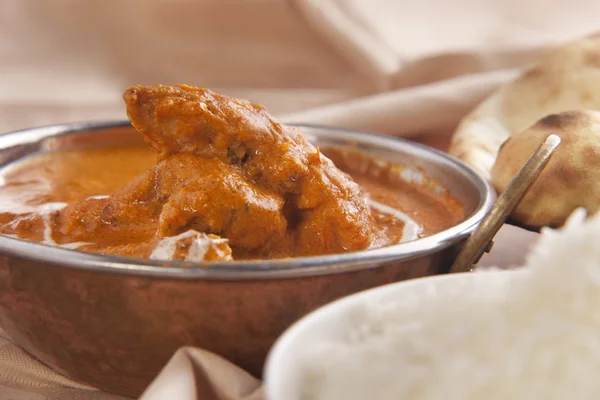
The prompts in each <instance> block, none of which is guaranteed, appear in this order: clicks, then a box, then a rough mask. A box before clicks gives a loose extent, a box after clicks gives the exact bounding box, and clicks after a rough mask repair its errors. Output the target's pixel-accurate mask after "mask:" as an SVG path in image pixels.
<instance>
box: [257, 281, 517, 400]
mask: <svg viewBox="0 0 600 400" xmlns="http://www.w3.org/2000/svg"><path fill="white" fill-rule="evenodd" d="M520 273H522V271H493V272H485V273H473V274H471V273H469V274H450V275H440V276H436V277H424V278H422V279H414V280H411V281H408V282H399V283H392V284H389V285H385V286H382V287H378V288H374V289H370V290H366V291H363V292H360V293H355V294H353V295H350V296H347V297H344V298H342V299H339V300H337V301H334V302H332V303H330V304H327V305H325V306H323V307H321V308H320V309H318V310H316V311H314V312H312V313H310V314H308V315H307V316H305V317H303V318H302V319H300V320H299V321H297V322H295V323H294V324H292V325H291V326H290V327H289V328H288V329H287V330H286V331H285V332H284V334H283V335H282V336H280V337H279V338H278V339H277V341H276V342H275V343H274V345H273V347H272V348H271V350H270V352H269V354H268V357H267V360H266V363H265V370H264V376H265V396H266V399H267V400H301V399H302V398H303V397H302V392H301V391H302V387H303V385H304V383H303V381H302V376H303V369H302V368H303V363H302V357H303V354H305V353H306V351H307V350H309V349H310V348H312V347H313V346H314V345H315V344H318V343H323V342H329V341H332V342H335V341H336V340H338V339H341V338H343V337H345V333H346V332H348V331H349V330H351V329H352V325H353V322H352V321H354V319H353V318H352V316H354V315H355V312H354V311H355V310H356V309H357V308H359V307H361V306H364V305H365V304H366V303H368V302H377V301H381V302H382V303H385V302H386V299H398V298H411V301H413V302H415V303H418V302H419V299H422V298H423V297H424V296H425V295H426V294H431V293H436V296H438V295H439V296H444V293H456V292H457V290H458V289H461V290H469V287H473V285H487V286H486V287H489V288H490V290H492V289H494V288H499V287H500V286H501V285H503V284H506V283H508V282H509V279H510V278H511V277H514V276H515V275H518V274H520ZM444 289H448V290H444ZM448 300H449V301H451V298H449V299H448Z"/></svg>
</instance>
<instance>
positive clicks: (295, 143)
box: [124, 85, 379, 256]
mask: <svg viewBox="0 0 600 400" xmlns="http://www.w3.org/2000/svg"><path fill="white" fill-rule="evenodd" d="M124 100H125V103H126V105H127V114H128V116H129V118H130V119H131V121H132V124H133V126H134V127H135V128H136V129H137V130H138V131H139V132H141V133H142V134H143V135H144V136H145V139H146V141H147V143H148V144H149V145H150V146H151V147H152V148H154V149H155V150H156V151H157V152H158V158H159V160H163V159H166V158H168V157H169V156H171V155H173V154H180V153H191V154H196V155H199V156H201V157H206V158H216V159H219V160H221V161H222V162H224V163H226V164H228V165H230V166H232V167H234V168H236V169H237V170H239V171H240V173H241V175H242V176H244V177H245V178H246V179H247V180H248V181H249V183H250V184H251V186H253V187H256V188H260V189H261V190H265V191H267V192H271V193H274V194H277V195H279V196H280V197H281V198H283V199H284V200H285V204H284V205H283V212H284V216H285V219H286V221H287V224H286V225H287V230H288V244H287V249H285V250H284V249H282V250H281V252H283V253H285V251H288V252H289V251H292V252H293V254H291V255H296V256H298V255H316V254H326V253H337V252H346V251H353V250H360V249H365V248H368V247H369V246H371V245H372V244H374V243H375V242H376V241H377V239H378V238H379V232H376V231H375V229H374V224H373V218H372V216H371V213H370V210H369V207H368V205H367V198H366V196H365V195H364V193H362V191H361V190H360V188H359V186H358V185H357V184H356V183H354V182H353V181H352V180H351V179H350V178H349V177H348V176H347V175H346V174H345V173H343V172H342V171H340V170H338V169H337V168H336V167H335V166H334V165H333V163H332V162H331V161H330V160H329V159H327V158H326V157H324V156H322V155H321V153H320V152H319V151H318V149H317V148H315V147H314V146H313V145H311V144H310V143H308V141H307V140H306V139H305V138H304V136H302V135H301V133H300V132H299V130H298V129H296V128H292V127H287V126H283V125H281V124H280V123H278V122H276V121H275V120H273V119H272V118H271V117H270V115H269V114H268V113H267V112H266V111H265V109H264V108H263V107H261V106H259V105H256V104H253V103H250V102H248V101H245V100H238V99H233V98H230V97H227V96H223V95H219V94H216V93H213V92H212V91H210V90H207V89H201V88H194V87H190V86H186V85H176V86H162V85H158V86H140V85H138V86H133V87H131V88H129V89H128V90H127V91H126V92H125V94H124ZM248 221H254V223H255V224H256V225H257V226H260V227H263V226H266V225H267V224H266V223H265V222H264V221H262V220H261V217H260V216H259V215H255V216H252V215H248ZM271 242H272V241H271ZM282 247H283V244H282ZM273 251H274V252H275V253H276V249H273ZM288 255H289V254H288Z"/></svg>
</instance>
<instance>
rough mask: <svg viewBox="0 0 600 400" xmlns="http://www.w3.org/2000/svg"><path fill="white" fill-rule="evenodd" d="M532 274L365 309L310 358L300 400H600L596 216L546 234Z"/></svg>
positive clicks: (599, 234)
mask: <svg viewBox="0 0 600 400" xmlns="http://www.w3.org/2000/svg"><path fill="white" fill-rule="evenodd" d="M527 267H528V268H529V271H528V272H527V273H522V274H518V273H517V274H515V278H514V279H513V280H511V281H508V282H509V284H506V285H503V286H498V288H497V290H490V287H489V286H485V287H483V286H481V287H469V290H462V289H461V288H460V287H455V288H454V289H453V288H452V286H449V288H448V289H445V290H442V292H443V293H440V292H439V291H438V293H429V294H426V295H425V296H423V297H421V298H419V299H413V298H398V299H393V300H390V299H387V300H386V301H382V302H381V303H378V304H368V305H365V307H364V308H363V309H361V310H357V311H356V313H355V314H354V315H352V327H351V329H349V330H348V333H347V335H346V337H345V338H343V339H342V340H339V341H336V342H328V343H319V344H315V346H314V347H313V348H311V349H308V350H307V351H306V353H305V358H304V360H303V371H304V372H305V373H304V381H303V385H302V386H303V387H304V388H305V389H304V390H305V392H304V393H303V399H311V400H325V399H326V400H334V399H336V400H337V399H340V400H341V399H343V400H353V399H361V400H362V399H394V400H398V399H411V400H420V399H436V400H438V399H599V398H600V375H599V374H600V214H598V215H596V216H594V217H592V218H590V219H588V220H587V221H586V220H585V212H584V211H583V210H578V211H576V212H575V213H574V214H573V215H572V216H571V218H570V219H569V221H568V222H567V224H566V225H565V227H564V228H562V229H561V230H558V231H553V230H549V229H546V230H544V231H543V233H542V235H541V238H540V240H539V241H538V243H537V244H536V246H535V248H534V250H533V251H532V252H531V254H530V255H529V257H528V259H527ZM480 273H486V272H480Z"/></svg>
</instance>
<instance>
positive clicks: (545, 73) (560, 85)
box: [449, 35, 600, 180]
mask: <svg viewBox="0 0 600 400" xmlns="http://www.w3.org/2000/svg"><path fill="white" fill-rule="evenodd" d="M569 110H600V35H594V36H591V37H588V38H584V39H580V40H577V41H574V42H570V43H567V44H565V45H563V46H560V47H558V48H555V49H553V50H551V51H549V52H546V53H545V54H543V55H542V56H541V57H540V58H539V59H538V60H537V62H536V63H534V64H533V65H531V66H529V67H527V68H525V70H524V71H523V73H522V74H521V75H520V76H519V77H518V78H517V79H516V80H514V81H513V82H511V83H508V84H507V85H505V86H503V87H501V88H500V89H499V90H498V91H497V92H496V93H494V94H493V95H492V96H491V97H489V98H488V99H486V100H485V101H484V102H483V103H481V104H480V105H479V106H478V107H477V108H476V109H475V110H473V111H472V112H471V113H470V114H469V115H467V116H466V117H465V118H464V119H463V120H462V121H461V123H460V125H459V126H458V128H457V130H456V131H455V133H454V135H453V137H452V141H451V144H450V148H449V152H450V154H452V155H454V156H456V157H458V158H459V159H461V160H462V161H464V162H465V163H467V164H469V165H470V166H472V167H473V168H474V169H476V170H477V171H478V172H480V173H481V174H482V175H483V176H484V177H485V178H486V179H488V180H489V179H491V170H492V166H493V165H494V161H495V160H496V155H497V153H498V149H499V148H500V146H501V145H502V143H504V141H506V139H508V138H509V137H510V136H511V135H513V134H515V133H518V132H521V131H523V130H525V129H527V128H529V127H530V126H531V125H532V124H534V123H535V122H536V121H538V120H539V119H541V118H543V117H545V116H547V115H549V114H554V113H559V112H563V111H569Z"/></svg>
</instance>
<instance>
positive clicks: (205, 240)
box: [150, 230, 228, 261]
mask: <svg viewBox="0 0 600 400" xmlns="http://www.w3.org/2000/svg"><path fill="white" fill-rule="evenodd" d="M188 238H193V239H192V242H191V244H190V247H189V248H188V251H187V254H186V256H185V258H184V260H185V261H202V260H204V256H206V253H207V252H208V250H209V249H210V247H211V246H216V245H219V244H225V243H227V242H228V240H227V239H224V238H218V239H212V238H210V237H208V235H206V234H205V233H200V232H197V231H195V230H189V231H186V232H183V233H180V234H179V235H176V236H170V237H166V238H163V239H161V240H160V241H159V242H158V243H157V244H156V247H155V248H154V250H152V253H151V254H150V258H151V259H153V260H167V261H169V260H173V258H174V257H175V252H176V251H177V245H178V244H179V243H180V242H181V241H182V240H185V239H188Z"/></svg>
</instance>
